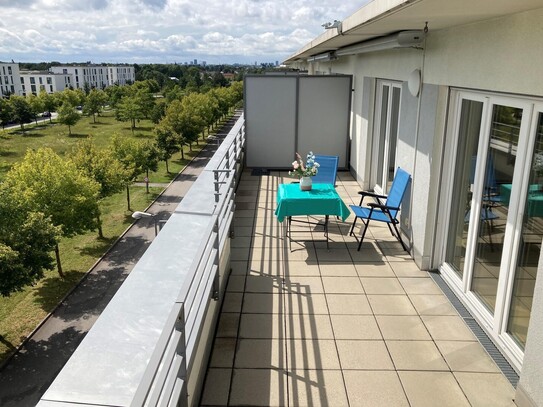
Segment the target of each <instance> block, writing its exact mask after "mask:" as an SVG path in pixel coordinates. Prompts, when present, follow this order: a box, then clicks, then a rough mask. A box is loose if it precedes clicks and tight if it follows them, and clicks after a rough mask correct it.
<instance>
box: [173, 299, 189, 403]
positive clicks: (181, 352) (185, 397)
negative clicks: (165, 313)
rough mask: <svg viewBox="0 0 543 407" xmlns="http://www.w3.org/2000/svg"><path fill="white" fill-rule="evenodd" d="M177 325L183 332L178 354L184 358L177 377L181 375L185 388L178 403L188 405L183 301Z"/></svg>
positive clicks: (178, 345)
mask: <svg viewBox="0 0 543 407" xmlns="http://www.w3.org/2000/svg"><path fill="white" fill-rule="evenodd" d="M175 325H176V327H175V329H177V330H178V331H179V332H181V338H180V339H179V343H178V344H177V354H178V355H179V357H181V358H182V360H183V362H182V364H181V368H180V369H179V372H178V374H177V377H179V379H180V380H182V381H183V389H182V391H181V397H180V398H179V402H178V405H179V406H188V394H187V382H188V374H187V343H186V340H185V304H184V303H182V305H181V311H179V315H178V316H177V321H176V323H175Z"/></svg>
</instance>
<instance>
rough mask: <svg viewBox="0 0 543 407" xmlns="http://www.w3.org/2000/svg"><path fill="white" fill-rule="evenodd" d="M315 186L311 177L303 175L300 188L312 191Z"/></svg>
mask: <svg viewBox="0 0 543 407" xmlns="http://www.w3.org/2000/svg"><path fill="white" fill-rule="evenodd" d="M312 187H313V180H312V179H311V177H302V178H300V189H301V190H302V191H311V188H312Z"/></svg>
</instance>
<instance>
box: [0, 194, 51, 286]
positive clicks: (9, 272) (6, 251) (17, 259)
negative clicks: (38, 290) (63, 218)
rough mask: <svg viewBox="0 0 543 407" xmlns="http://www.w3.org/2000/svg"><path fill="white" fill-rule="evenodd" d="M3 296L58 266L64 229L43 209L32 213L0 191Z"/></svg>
mask: <svg viewBox="0 0 543 407" xmlns="http://www.w3.org/2000/svg"><path fill="white" fill-rule="evenodd" d="M0 217H1V218H2V222H0V295H3V296H8V295H10V294H11V293H13V292H16V291H20V290H22V289H23V288H24V287H25V286H27V285H29V284H33V283H35V282H36V281H37V280H39V279H40V278H42V277H43V273H44V270H50V269H52V268H53V267H54V258H53V256H52V255H51V253H52V251H53V250H54V248H55V245H56V242H57V238H58V236H59V235H60V228H59V227H56V226H53V224H52V223H51V220H50V219H48V218H46V217H45V216H44V214H43V213H40V212H28V211H26V210H23V208H22V207H21V206H18V205H16V204H15V203H14V202H13V200H12V199H11V197H10V196H7V194H6V193H0Z"/></svg>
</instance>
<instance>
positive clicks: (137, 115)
mask: <svg viewBox="0 0 543 407" xmlns="http://www.w3.org/2000/svg"><path fill="white" fill-rule="evenodd" d="M115 117H116V119H117V120H119V121H121V122H128V121H129V122H130V129H131V130H132V134H134V129H135V128H136V121H137V120H140V119H143V111H142V108H141V104H140V103H139V101H138V99H137V98H136V97H135V96H125V97H123V98H122V99H121V101H120V102H119V103H118V105H117V111H116V114H115Z"/></svg>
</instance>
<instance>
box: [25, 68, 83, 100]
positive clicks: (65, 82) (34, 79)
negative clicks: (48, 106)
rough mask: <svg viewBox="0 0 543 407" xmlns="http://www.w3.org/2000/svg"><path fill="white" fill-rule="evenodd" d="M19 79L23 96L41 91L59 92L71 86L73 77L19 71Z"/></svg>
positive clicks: (44, 72)
mask: <svg viewBox="0 0 543 407" xmlns="http://www.w3.org/2000/svg"><path fill="white" fill-rule="evenodd" d="M20 77H21V86H22V94H23V95H30V94H34V95H37V94H39V93H40V92H41V91H42V90H45V91H46V92H47V93H55V92H61V91H63V90H64V89H69V88H70V87H72V86H73V77H72V75H70V74H63V73H52V72H47V71H20Z"/></svg>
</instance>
